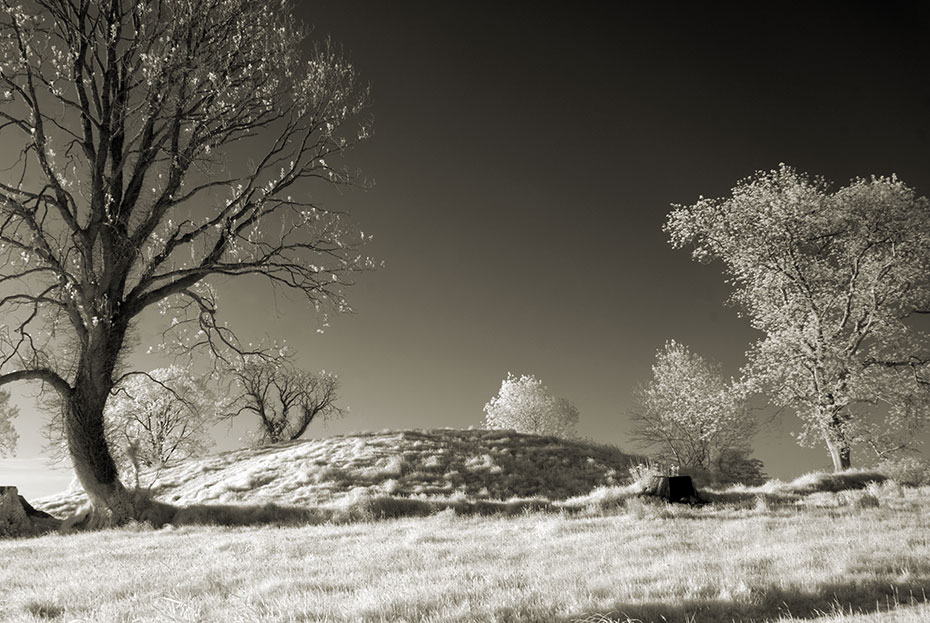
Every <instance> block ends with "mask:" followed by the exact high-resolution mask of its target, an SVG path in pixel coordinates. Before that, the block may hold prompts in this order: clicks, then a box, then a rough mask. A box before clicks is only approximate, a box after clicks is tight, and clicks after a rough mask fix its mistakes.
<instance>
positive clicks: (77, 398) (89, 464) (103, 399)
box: [64, 326, 138, 528]
mask: <svg viewBox="0 0 930 623" xmlns="http://www.w3.org/2000/svg"><path fill="white" fill-rule="evenodd" d="M124 335H125V330H124V329H121V328H120V327H113V326H110V327H106V328H100V329H98V330H96V331H92V332H91V333H90V335H89V336H88V347H87V348H86V350H85V352H84V353H83V354H82V357H81V360H80V362H79V363H78V370H77V375H76V377H75V387H74V390H73V391H72V393H71V395H70V397H69V398H68V400H67V401H66V404H65V414H64V415H65V435H66V439H67V442H68V452H69V454H70V455H71V461H72V464H73V466H74V471H75V474H76V475H77V478H78V480H79V481H80V483H81V486H82V487H83V488H84V491H85V492H86V493H87V496H88V498H89V499H90V503H91V507H92V510H91V512H90V515H89V517H88V518H87V520H86V522H85V523H84V524H83V526H84V527H87V528H97V527H104V526H109V525H119V524H122V523H126V522H127V521H129V520H131V519H134V518H136V517H137V515H138V512H137V511H138V509H136V508H135V504H134V498H135V497H136V496H134V495H133V494H132V492H130V491H128V490H127V489H126V488H125V487H124V486H123V483H122V482H120V479H119V470H118V469H117V467H116V463H115V462H114V461H113V455H112V454H111V453H110V447H109V444H108V443H107V439H106V434H105V432H104V431H105V426H104V408H105V407H106V403H107V398H108V397H109V395H110V390H111V389H112V388H113V370H114V368H115V365H116V359H117V355H118V353H119V351H120V350H121V348H122V342H123V336H124Z"/></svg>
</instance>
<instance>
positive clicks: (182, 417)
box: [104, 365, 215, 467]
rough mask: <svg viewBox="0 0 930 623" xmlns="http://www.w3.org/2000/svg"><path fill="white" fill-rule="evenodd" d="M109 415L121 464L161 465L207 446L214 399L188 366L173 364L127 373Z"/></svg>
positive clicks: (110, 433)
mask: <svg viewBox="0 0 930 623" xmlns="http://www.w3.org/2000/svg"><path fill="white" fill-rule="evenodd" d="M104 417H105V421H106V428H107V438H108V441H109V442H110V444H111V451H112V452H113V453H114V457H115V458H116V460H117V463H119V464H122V465H124V466H128V465H129V464H130V463H132V462H133V461H134V460H135V461H136V462H138V463H139V464H141V465H143V466H146V467H158V466H163V465H165V464H168V463H171V462H173V461H178V460H181V459H185V458H189V457H191V456H195V455H197V454H198V453H199V452H202V451H203V450H204V449H205V445H206V444H207V443H209V440H208V438H207V436H206V427H207V425H208V424H209V422H210V421H211V420H212V419H213V418H214V417H215V401H214V399H213V397H212V394H211V393H210V392H208V391H207V390H206V388H205V387H204V386H203V384H202V383H200V382H198V381H195V380H194V379H193V378H192V377H191V375H190V373H189V371H188V370H186V369H184V368H182V367H180V366H177V365H174V366H170V367H167V368H159V369H157V370H152V371H151V372H150V373H149V374H148V375H144V374H134V375H132V376H130V377H128V378H126V379H125V380H124V381H123V382H122V383H120V385H119V387H118V388H117V390H116V391H115V393H114V395H113V396H111V398H110V400H109V401H107V407H106V411H105V415H104ZM133 456H134V457H135V458H133Z"/></svg>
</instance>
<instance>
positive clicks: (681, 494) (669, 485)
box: [642, 476, 701, 504]
mask: <svg viewBox="0 0 930 623" xmlns="http://www.w3.org/2000/svg"><path fill="white" fill-rule="evenodd" d="M642 495H651V496H653V497H659V498H662V499H663V500H666V501H668V502H685V503H690V504H694V503H699V502H700V501H701V499H700V497H698V493H697V490H696V489H695V488H694V483H693V482H692V481H691V476H653V477H652V479H651V480H650V481H649V483H648V484H647V485H646V488H645V489H643V492H642Z"/></svg>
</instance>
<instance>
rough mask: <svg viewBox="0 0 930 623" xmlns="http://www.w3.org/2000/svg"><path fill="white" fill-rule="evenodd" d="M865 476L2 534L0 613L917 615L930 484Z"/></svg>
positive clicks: (80, 616) (605, 617) (925, 588)
mask: <svg viewBox="0 0 930 623" xmlns="http://www.w3.org/2000/svg"><path fill="white" fill-rule="evenodd" d="M869 487H870V488H867V489H862V490H858V491H840V492H829V491H828V492H821V493H817V494H814V495H812V496H807V497H805V498H804V500H803V501H802V503H798V500H795V501H787V500H785V499H783V498H774V497H772V498H771V500H768V501H767V499H766V498H764V497H761V496H758V495H757V496H751V497H748V498H746V499H745V500H743V501H737V502H731V503H727V504H721V503H717V504H710V505H707V506H704V507H700V508H692V507H687V506H667V505H665V504H661V503H659V504H655V503H650V502H647V501H642V500H639V499H625V498H623V499H619V500H618V501H616V503H614V504H612V505H610V504H605V505H601V506H599V505H596V504H592V505H588V506H586V507H580V508H578V509H577V512H572V513H569V512H562V513H559V512H551V511H550V512H527V513H523V514H517V515H515V516H510V517H503V516H491V517H486V516H460V515H457V514H455V512H453V511H451V510H447V511H444V512H440V513H439V514H436V515H432V516H429V517H417V518H415V517H408V518H403V519H397V520H382V521H367V522H358V523H350V524H345V525H335V524H331V523H328V524H321V525H312V526H302V527H280V528H273V527H261V528H220V527H197V526H184V527H180V528H169V529H165V530H158V531H151V530H144V529H137V530H125V529H124V530H114V531H106V532H102V533H90V534H75V535H71V536H47V537H42V538H38V539H24V540H13V541H3V542H0V560H3V561H4V564H3V565H2V567H0V587H3V590H2V591H0V612H2V615H0V620H4V621H49V620H55V621H126V622H130V621H282V622H283V621H333V622H336V621H347V622H348V621H351V622H353V623H354V622H359V621H385V622H387V621H428V622H440V621H442V622H446V621H452V622H454V621H461V622H465V621H539V622H543V621H545V622H550V621H565V622H568V621H591V622H596V621H603V622H606V621H623V622H626V621H637V620H640V621H644V622H645V621H669V622H674V621H682V622H684V621H689V622H695V623H701V622H711V621H713V622H716V621H731V620H732V621H750V620H752V621H776V620H784V621H799V620H811V619H817V618H818V617H824V618H823V621H831V622H834V621H835V622H843V623H860V622H863V621H879V620H880V621H900V622H908V623H916V622H917V621H926V620H928V619H930V609H928V607H927V606H925V605H922V602H923V601H924V599H925V595H926V594H928V593H930V502H927V501H925V500H927V499H928V497H930V489H919V490H918V489H906V488H900V487H896V486H894V485H891V484H888V483H885V484H882V485H869ZM865 496H871V497H873V498H875V499H876V500H877V501H878V505H877V506H875V505H871V503H870V504H868V505H862V504H861V503H859V502H857V500H860V499H863V498H864V497H865ZM602 497H603V495H602ZM888 611H890V613H889V612H888Z"/></svg>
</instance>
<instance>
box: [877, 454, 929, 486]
mask: <svg viewBox="0 0 930 623" xmlns="http://www.w3.org/2000/svg"><path fill="white" fill-rule="evenodd" d="M878 471H879V472H881V473H882V474H884V475H885V476H887V477H888V478H890V479H891V480H894V481H895V482H896V483H898V484H899V485H904V486H905V487H926V486H930V461H927V459H922V458H919V457H916V456H905V457H901V458H899V459H892V460H885V461H882V462H881V463H879V464H878Z"/></svg>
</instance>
